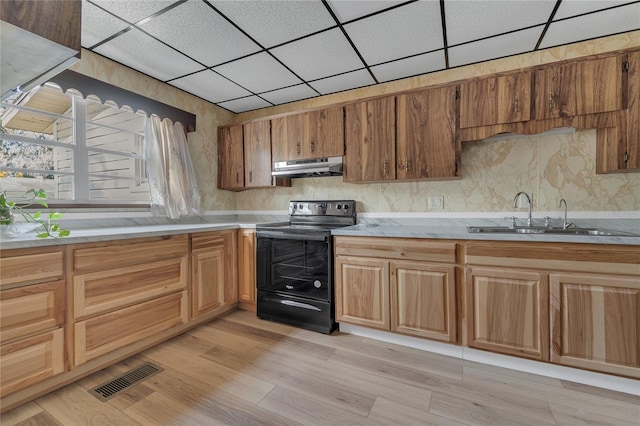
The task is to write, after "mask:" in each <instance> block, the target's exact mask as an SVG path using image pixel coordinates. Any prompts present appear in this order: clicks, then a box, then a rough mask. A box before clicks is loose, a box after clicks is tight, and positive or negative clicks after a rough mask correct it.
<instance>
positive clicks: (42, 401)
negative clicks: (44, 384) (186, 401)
mask: <svg viewBox="0 0 640 426" xmlns="http://www.w3.org/2000/svg"><path fill="white" fill-rule="evenodd" d="M37 402H38V405H40V406H41V407H42V408H43V409H44V410H45V411H46V412H47V413H48V414H49V415H51V416H52V417H53V418H55V419H56V420H57V421H58V422H60V423H62V424H63V425H92V424H100V425H104V426H107V425H108V426H111V425H113V426H128V425H139V424H140V423H138V422H136V421H134V420H133V419H131V418H130V417H128V416H126V415H125V414H123V413H122V412H121V411H120V410H118V409H116V408H114V407H111V406H110V405H109V404H107V403H104V402H102V401H99V400H98V399H96V398H95V397H93V396H91V395H89V393H88V392H87V391H86V390H85V389H83V388H82V387H81V386H78V385H77V384H75V383H73V384H70V385H68V386H65V387H64V388H62V389H59V390H58V391H56V392H52V393H50V394H47V395H45V396H43V397H40V398H38V400H37Z"/></svg>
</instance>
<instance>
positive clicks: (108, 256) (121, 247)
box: [73, 235, 189, 273]
mask: <svg viewBox="0 0 640 426" xmlns="http://www.w3.org/2000/svg"><path fill="white" fill-rule="evenodd" d="M135 241H136V240H133V241H126V242H121V241H118V242H115V243H113V242H110V243H103V244H100V245H97V246H93V247H86V248H83V246H79V247H77V248H75V249H74V251H73V269H74V271H75V272H76V273H85V272H93V271H102V270H106V269H115V268H123V267H125V266H130V265H138V264H141V263H146V262H153V261H156V260H163V259H170V258H174V257H181V256H184V255H185V254H187V253H188V251H189V240H188V237H187V235H174V236H171V237H169V238H163V239H160V240H155V241H140V240H138V242H135Z"/></svg>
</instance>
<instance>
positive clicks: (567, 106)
mask: <svg viewBox="0 0 640 426" xmlns="http://www.w3.org/2000/svg"><path fill="white" fill-rule="evenodd" d="M625 61H626V57H625V56H612V57H608V58H602V59H595V60H589V61H579V62H573V63H569V64H566V65H560V66H550V67H546V68H543V69H540V70H538V71H536V72H535V92H536V93H535V111H536V112H535V118H536V119H546V118H558V117H573V116H576V115H583V114H593V113H601V112H608V111H618V110H621V109H622V108H623V94H622V93H623V64H624V62H625Z"/></svg>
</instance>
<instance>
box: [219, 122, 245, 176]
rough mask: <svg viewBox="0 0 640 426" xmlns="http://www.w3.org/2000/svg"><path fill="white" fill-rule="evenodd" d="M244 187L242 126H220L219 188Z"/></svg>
mask: <svg viewBox="0 0 640 426" xmlns="http://www.w3.org/2000/svg"><path fill="white" fill-rule="evenodd" d="M243 187H244V153H243V144H242V126H229V127H219V128H218V188H220V189H240V188H243Z"/></svg>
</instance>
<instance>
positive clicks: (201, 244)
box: [191, 231, 235, 252]
mask: <svg viewBox="0 0 640 426" xmlns="http://www.w3.org/2000/svg"><path fill="white" fill-rule="evenodd" d="M230 232H232V233H233V232H235V231H230ZM228 233H229V232H206V233H199V234H193V235H192V236H191V251H192V252H197V251H201V250H208V249H210V248H215V247H224V245H225V242H226V238H225V235H226V234H228Z"/></svg>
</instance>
